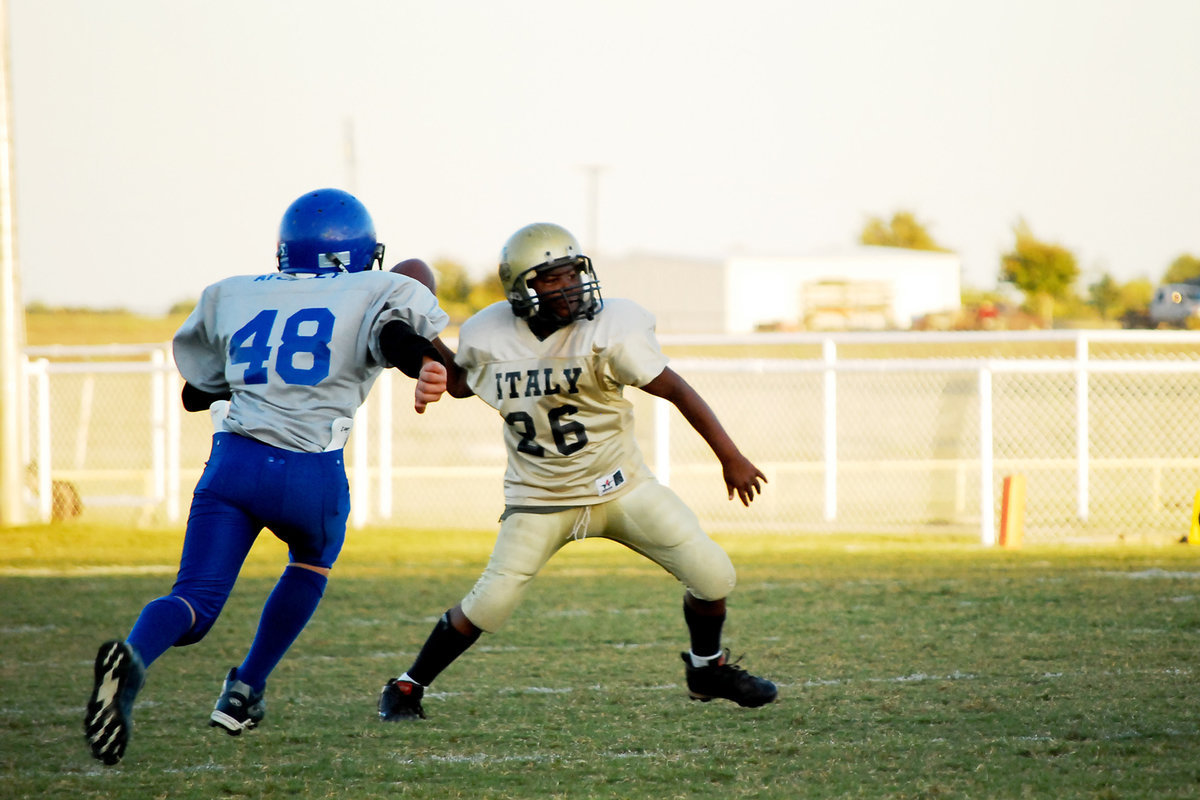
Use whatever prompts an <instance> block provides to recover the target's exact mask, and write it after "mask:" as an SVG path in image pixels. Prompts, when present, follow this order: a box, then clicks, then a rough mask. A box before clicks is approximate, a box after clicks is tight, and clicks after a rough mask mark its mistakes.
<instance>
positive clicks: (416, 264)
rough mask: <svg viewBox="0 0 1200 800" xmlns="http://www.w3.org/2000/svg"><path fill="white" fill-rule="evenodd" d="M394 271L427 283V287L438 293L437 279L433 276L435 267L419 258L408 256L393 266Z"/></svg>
mask: <svg viewBox="0 0 1200 800" xmlns="http://www.w3.org/2000/svg"><path fill="white" fill-rule="evenodd" d="M391 271H392V272H395V273H398V274H400V275H407V276H408V277H410V278H415V279H416V280H418V281H420V282H421V283H423V284H425V288H426V289H428V290H429V291H431V292H433V293H434V294H435V295H436V294H437V281H436V280H435V279H434V276H433V268H432V267H430V266H429V265H428V264H426V263H425V262H424V261H422V260H421V259H419V258H407V259H405V260H404V261H401V262H400V263H399V264H397V265H396V266H394V267H392V270H391Z"/></svg>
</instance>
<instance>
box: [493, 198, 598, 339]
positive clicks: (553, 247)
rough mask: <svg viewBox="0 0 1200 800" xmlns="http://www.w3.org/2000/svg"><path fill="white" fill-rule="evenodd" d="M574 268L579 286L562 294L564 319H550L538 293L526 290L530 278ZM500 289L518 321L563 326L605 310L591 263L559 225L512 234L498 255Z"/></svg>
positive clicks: (534, 226)
mask: <svg viewBox="0 0 1200 800" xmlns="http://www.w3.org/2000/svg"><path fill="white" fill-rule="evenodd" d="M566 265H571V266H574V267H575V269H576V271H577V272H578V273H579V277H580V280H579V283H578V284H576V285H574V286H572V287H570V288H569V289H566V290H561V291H562V292H563V295H564V297H566V298H567V299H568V300H569V301H570V307H571V314H570V316H569V317H567V318H558V317H555V316H554V315H553V312H551V311H550V310H549V309H548V308H547V307H546V303H544V302H543V301H544V300H545V298H539V296H538V293H537V292H536V291H534V290H533V288H532V287H530V286H529V278H530V277H531V276H533V275H535V274H537V273H538V272H541V271H543V270H550V269H555V268H557V267H562V266H566ZM500 285H501V286H503V287H504V296H505V297H507V298H508V302H509V305H511V306H512V310H513V313H514V314H516V315H517V316H518V317H521V318H525V317H530V316H541V317H543V318H546V319H548V320H550V321H555V322H559V323H562V324H566V323H568V322H572V321H574V320H577V319H584V318H587V319H592V318H593V317H595V316H596V313H597V312H599V311H600V309H601V308H603V307H604V300H603V298H601V296H600V281H599V280H597V278H596V271H595V270H594V269H592V260H591V259H590V258H588V257H587V256H585V255H583V253H581V252H580V251H579V241H578V240H577V239H576V238H575V237H574V236H573V235H571V232H570V231H568V230H567V229H566V228H564V227H562V226H561V225H554V224H553V223H549V222H535V223H533V224H532V225H526V226H525V227H524V228H521V230H519V231H517V232H516V233H514V234H513V235H512V236H510V237H509V238H508V241H507V242H505V243H504V248H503V249H502V250H501V251H500Z"/></svg>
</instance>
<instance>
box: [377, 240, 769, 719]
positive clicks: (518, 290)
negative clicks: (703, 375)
mask: <svg viewBox="0 0 1200 800" xmlns="http://www.w3.org/2000/svg"><path fill="white" fill-rule="evenodd" d="M500 282H501V284H502V285H503V287H504V291H505V294H506V296H507V300H506V301H501V302H499V303H495V304H493V305H491V306H489V307H487V308H485V309H483V310H482V311H480V312H479V313H477V314H475V315H474V316H473V317H471V319H469V320H467V322H466V323H464V324H463V326H462V329H461V331H460V332H459V344H458V353H457V355H455V354H453V353H450V352H449V351H448V350H445V348H444V345H443V346H442V347H443V356H444V358H445V361H446V368H447V377H446V380H445V382H444V383H443V382H441V381H440V374H438V373H437V372H435V371H433V370H431V371H430V372H429V373H428V374H427V375H426V376H423V378H422V379H421V380H418V383H417V389H416V400H417V407H418V409H420V407H421V405H422V404H423V403H428V402H433V401H435V400H437V399H438V398H439V397H440V396H441V395H442V394H443V393H444V392H447V391H448V392H449V393H450V395H451V396H453V397H468V396H470V395H472V394H474V395H478V396H479V398H480V399H482V400H483V401H484V402H486V403H487V404H488V405H490V406H492V407H493V408H495V409H496V410H497V411H498V412H499V413H500V416H501V417H502V418H503V419H504V422H505V423H506V424H505V428H504V441H505V444H506V445H507V450H508V467H507V471H506V472H505V475H504V500H505V508H504V513H503V515H502V516H501V524H500V532H499V535H498V537H497V539H496V544H495V547H494V549H493V550H492V555H491V558H490V560H489V562H488V565H487V567H486V569H485V570H484V572H483V574H482V575H481V576H480V577H479V579H478V581H477V582H476V584H475V586H474V587H473V588H472V589H471V591H470V592H469V593H468V594H467V596H466V597H465V598H464V599H463V600H462V602H460V603H459V604H458V605H456V606H455V607H454V608H452V609H450V610H449V611H447V612H446V613H445V614H444V615H443V616H442V617H441V619H440V620H439V622H438V624H437V625H436V626H435V627H434V629H433V631H432V633H431V634H430V635H429V638H428V639H427V640H426V641H425V644H424V646H423V647H422V649H421V651H420V653H419V654H418V655H417V658H416V660H415V661H414V662H413V664H412V665H411V666H410V667H409V668H408V670H407V671H406V672H404V674H402V675H400V677H398V678H394V679H392V680H389V681H388V682H387V683H386V684H385V685H384V687H383V690H382V692H381V693H380V697H379V703H378V707H379V716H380V717H381V718H382V719H383V720H387V721H392V720H400V719H412V718H424V716H425V712H424V709H423V707H422V704H421V700H422V698H423V697H424V693H425V687H427V686H429V684H430V683H431V682H432V681H433V680H434V678H436V677H437V676H438V674H439V673H441V671H442V670H444V669H445V668H446V667H447V666H448V665H449V664H450V663H451V662H453V661H454V659H456V658H457V657H458V656H459V655H461V654H462V653H463V652H464V651H466V650H467V648H469V647H470V646H471V645H472V644H473V643H474V642H475V641H476V640H477V639H478V638H479V635H480V633H481V632H483V631H488V632H495V631H496V630H498V629H499V628H500V627H501V626H502V625H503V624H504V623H505V621H506V620H507V619H508V618H509V615H510V614H511V613H512V611H513V609H514V608H515V607H516V605H517V603H518V602H519V601H520V599H521V597H522V595H523V594H524V592H525V590H526V588H527V587H528V585H529V582H530V581H531V580H532V579H533V578H534V576H535V575H537V573H538V571H539V570H540V569H541V568H542V566H544V565H545V564H546V562H547V561H548V560H549V559H550V557H551V556H553V555H554V553H556V552H557V551H558V550H559V548H561V547H562V546H563V545H565V544H566V543H567V542H569V541H571V540H572V539H583V538H584V537H587V536H600V537H605V538H608V539H612V540H613V541H616V542H620V543H621V544H623V545H625V546H627V547H629V548H631V549H632V550H634V551H635V552H638V553H641V554H642V555H645V556H646V557H647V558H649V559H651V560H652V561H654V562H655V563H657V564H659V565H660V566H662V567H663V568H664V569H665V570H667V571H668V572H670V573H671V574H672V575H674V576H675V577H676V578H678V579H679V581H680V582H681V583H682V584H683V586H684V587H685V591H684V601H683V617H684V621H685V623H686V625H687V628H688V631H689V634H690V638H691V649H690V651H688V652H684V653H682V654H681V655H682V657H683V661H684V664H685V677H686V680H687V686H688V693H689V694H690V696H691V697H692V698H694V699H697V700H702V701H708V700H712V699H714V698H725V699H729V700H732V701H734V702H735V703H738V704H739V705H742V706H747V707H755V706H761V705H764V704H766V703H770V702H772V701H773V700H774V699H775V696H776V688H775V685H774V684H773V683H771V682H770V681H768V680H765V679H763V678H759V677H755V676H754V675H751V674H749V673H748V672H746V671H745V670H744V669H742V668H741V667H739V666H737V665H736V664H734V663H730V662H729V659H728V656H729V653H728V651H727V650H724V649H723V648H722V646H721V628H722V625H723V623H724V621H725V598H726V597H727V596H728V595H729V593H730V592H731V591H732V590H733V587H734V583H735V580H736V575H735V572H734V568H733V564H732V563H731V562H730V560H729V556H728V555H727V554H726V553H725V551H724V550H723V549H722V548H721V547H720V546H719V545H718V544H717V543H716V542H714V541H713V540H712V539H710V538H709V537H708V535H707V534H705V532H704V531H703V530H702V529H701V527H700V524H699V521H698V520H697V518H696V515H695V514H694V513H693V512H692V511H691V510H690V509H689V508H688V507H687V506H686V505H684V503H683V501H682V500H680V498H679V496H678V495H676V494H675V492H673V491H672V490H671V489H669V488H668V487H666V486H664V485H662V484H661V483H659V482H658V481H657V480H656V479H655V477H654V475H653V474H652V473H651V472H650V470H649V469H648V468H647V466H646V464H645V461H644V460H643V458H642V455H641V453H640V452H639V450H638V447H637V444H636V442H635V440H634V428H633V414H632V405H631V403H630V402H629V401H628V400H627V399H626V398H625V397H624V396H623V394H622V392H623V390H624V388H625V387H626V386H636V387H638V388H640V389H642V390H643V391H646V392H649V393H650V394H652V395H655V396H657V397H662V398H664V399H666V400H668V401H669V402H671V403H672V404H674V405H675V407H676V408H678V409H679V411H680V413H682V414H683V417H684V419H686V420H687V421H688V422H689V423H690V424H691V425H692V427H693V428H695V429H696V431H697V432H698V433H699V434H700V435H701V436H702V437H703V438H704V440H705V442H707V443H708V445H709V446H710V447H711V448H712V450H713V453H714V454H715V455H716V456H717V459H718V460H719V461H720V462H721V469H722V472H723V475H724V479H725V485H726V488H727V489H728V491H729V498H730V499H733V497H734V495H735V494H736V495H737V497H738V498H739V499H740V500H741V502H742V503H743V504H744V505H749V504H750V502H751V501H752V500H753V499H754V497H755V495H756V494H758V493H759V492H761V490H762V487H761V486H760V482H762V483H765V482H766V478H765V476H764V475H763V474H762V472H761V471H759V469H758V468H757V467H756V466H754V464H752V463H751V462H750V461H749V459H747V458H746V457H745V456H744V455H742V453H741V451H740V450H738V448H737V446H736V445H735V444H734V443H733V441H732V440H731V439H730V438H729V435H728V434H727V433H726V432H725V429H724V428H723V427H722V426H721V423H720V422H719V421H718V420H717V417H716V415H715V414H713V412H712V410H711V409H710V408H709V406H708V405H707V404H706V403H705V402H704V400H703V399H702V398H701V397H700V395H699V394H697V393H696V391H695V390H694V389H693V388H692V387H691V386H690V385H689V384H688V383H687V382H686V381H685V380H684V379H683V378H681V377H680V376H679V375H678V374H677V373H676V372H674V371H673V370H672V369H670V368H669V367H668V366H667V358H666V356H665V355H663V353H662V350H661V349H660V348H659V345H658V341H657V339H656V338H655V335H654V317H653V316H652V315H651V314H650V313H649V312H648V311H646V310H645V309H643V308H642V307H640V306H639V305H637V304H636V303H633V302H631V301H629V300H620V299H609V300H604V299H602V298H601V295H600V284H599V282H598V281H597V279H596V273H595V271H594V270H593V268H592V263H591V260H590V259H588V257H587V256H585V255H584V254H583V253H581V252H580V248H579V243H578V242H577V241H576V239H575V237H574V236H572V235H571V233H570V232H569V231H567V230H566V229H564V228H562V227H560V226H558V225H553V224H549V223H535V224H533V225H528V226H526V227H524V228H522V229H521V230H519V231H517V232H516V233H515V234H513V236H512V237H511V238H509V240H508V242H507V243H506V244H505V245H504V248H503V250H502V251H501V256H500Z"/></svg>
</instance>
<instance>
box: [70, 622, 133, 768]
mask: <svg viewBox="0 0 1200 800" xmlns="http://www.w3.org/2000/svg"><path fill="white" fill-rule="evenodd" d="M95 674H96V681H95V685H94V686H93V687H92V696H91V699H89V700H88V705H87V715H86V716H85V717H84V718H83V732H84V734H85V735H86V736H87V740H88V744H89V745H90V746H91V748H92V755H93V756H94V757H95V758H97V759H99V760H101V761H103V762H104V763H105V764H107V765H109V766H112V765H113V764H116V763H117V762H118V761H120V760H121V758H122V757H123V756H124V755H125V747H126V745H128V744H129V733H130V731H131V730H132V729H133V701H134V699H135V698H136V697H137V694H138V692H139V691H140V690H141V688H142V684H144V683H145V682H146V668H145V667H144V666H142V659H141V658H139V657H138V654H137V653H135V652H134V651H133V648H132V647H130V646H129V645H128V644H126V643H125V642H123V641H120V640H113V641H110V642H105V643H104V644H102V645H100V650H99V652H97V653H96V666H95Z"/></svg>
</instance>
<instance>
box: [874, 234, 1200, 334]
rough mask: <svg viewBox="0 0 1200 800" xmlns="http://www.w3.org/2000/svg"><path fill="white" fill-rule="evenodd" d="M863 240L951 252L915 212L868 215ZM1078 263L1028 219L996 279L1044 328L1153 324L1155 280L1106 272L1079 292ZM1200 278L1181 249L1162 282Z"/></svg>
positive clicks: (1197, 266)
mask: <svg viewBox="0 0 1200 800" xmlns="http://www.w3.org/2000/svg"><path fill="white" fill-rule="evenodd" d="M859 241H860V242H861V243H862V244H868V245H878V246H882V247H904V248H908V249H911V250H934V251H938V252H951V251H950V250H949V248H946V247H942V246H941V245H940V244H938V243H937V241H935V240H934V238H933V236H932V235H931V234H930V232H929V229H928V227H927V226H926V225H925V224H924V223H923V222H921V221H920V220H918V219H917V218H916V216H915V215H914V214H913V213H912V212H911V211H897V212H895V213H894V214H893V215H892V217H891V219H884V218H882V217H878V216H872V217H869V218H868V219H867V221H866V223H865V224H864V225H863V229H862V233H861V234H860V235H859ZM1080 274H1081V273H1080V269H1079V261H1078V259H1077V258H1076V257H1075V254H1074V253H1072V252H1071V251H1070V250H1069V249H1067V248H1066V247H1064V246H1063V245H1061V244H1057V243H1053V242H1047V241H1044V240H1042V239H1040V238H1038V237H1037V236H1035V235H1034V233H1033V230H1032V229H1031V228H1030V226H1029V223H1027V222H1026V221H1025V220H1024V219H1019V220H1017V222H1016V224H1014V225H1013V243H1012V245H1011V247H1010V248H1009V249H1008V250H1007V251H1006V252H1004V253H1003V254H1001V256H1000V263H999V272H998V275H997V278H998V280H999V282H1000V283H1001V284H1008V285H1010V286H1012V287H1013V288H1015V289H1017V290H1018V291H1020V292H1021V293H1022V294H1023V296H1024V302H1023V304H1022V309H1023V310H1024V311H1026V312H1027V313H1029V314H1032V315H1033V316H1034V317H1036V318H1037V319H1039V320H1040V321H1041V322H1042V324H1043V326H1044V327H1050V326H1051V325H1053V322H1054V320H1055V319H1056V318H1057V319H1071V320H1075V321H1079V322H1088V321H1102V322H1113V321H1121V322H1122V323H1124V324H1125V325H1126V326H1127V327H1139V326H1141V325H1145V324H1148V316H1147V309H1148V308H1149V306H1150V299H1151V297H1152V296H1153V295H1154V288H1155V286H1156V284H1155V283H1153V282H1151V281H1150V279H1149V278H1137V279H1134V280H1131V281H1129V282H1127V283H1121V282H1120V281H1118V280H1116V279H1115V278H1113V276H1112V275H1110V274H1108V273H1107V272H1106V273H1104V274H1103V275H1101V276H1100V277H1099V278H1098V279H1097V280H1095V281H1094V282H1093V283H1091V284H1089V285H1088V286H1086V287H1085V288H1084V290H1083V293H1080V291H1079V287H1078V285H1077V284H1078V282H1079V278H1080ZM1197 279H1200V258H1198V257H1196V256H1195V255H1192V254H1190V253H1182V254H1180V255H1179V256H1178V257H1176V258H1175V259H1174V260H1173V261H1172V262H1171V263H1170V264H1169V265H1167V267H1166V269H1165V271H1164V273H1163V276H1162V280H1161V281H1160V283H1184V282H1187V281H1194V280H1197ZM997 299H998V298H994V297H988V296H987V295H986V293H981V294H980V295H979V296H978V297H972V298H967V297H964V303H968V302H976V303H980V302H994V301H995V300H997Z"/></svg>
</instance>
